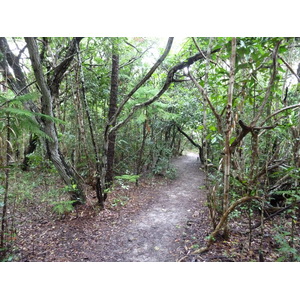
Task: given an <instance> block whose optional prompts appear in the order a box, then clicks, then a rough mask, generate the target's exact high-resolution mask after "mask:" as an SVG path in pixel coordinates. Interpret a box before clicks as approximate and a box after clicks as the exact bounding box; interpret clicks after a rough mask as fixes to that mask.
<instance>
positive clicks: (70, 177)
mask: <svg viewBox="0 0 300 300" xmlns="http://www.w3.org/2000/svg"><path fill="white" fill-rule="evenodd" d="M25 41H26V43H27V46H28V51H29V55H30V60H31V64H32V68H33V71H34V75H35V78H36V81H37V84H38V86H39V88H40V90H41V94H42V99H41V101H42V113H43V114H45V115H47V116H50V117H53V108H52V100H53V99H52V96H51V92H50V88H49V86H48V85H47V83H46V80H45V77H44V74H43V71H42V65H41V62H40V55H39V51H38V46H37V43H36V41H35V39H34V38H31V37H28V38H25ZM42 122H43V125H44V132H45V133H46V134H47V135H48V136H49V137H50V138H51V139H50V140H46V141H45V143H46V150H47V154H48V156H49V159H50V160H51V161H52V162H53V164H54V166H55V167H56V169H57V171H58V173H59V175H60V176H61V177H62V179H63V180H64V182H65V183H66V184H67V185H69V186H74V185H75V186H76V188H75V189H74V191H71V192H70V193H71V196H72V199H73V200H75V203H79V202H83V201H84V200H85V195H84V191H83V187H82V186H81V184H80V182H79V180H78V179H77V177H76V175H75V173H74V171H73V170H72V168H71V167H70V166H69V165H68V164H67V162H66V161H65V159H64V156H63V155H62V153H61V152H60V149H59V144H58V138H57V131H56V126H55V123H54V121H53V119H51V118H42Z"/></svg>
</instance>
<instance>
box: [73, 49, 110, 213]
mask: <svg viewBox="0 0 300 300" xmlns="http://www.w3.org/2000/svg"><path fill="white" fill-rule="evenodd" d="M77 59H78V64H79V68H80V81H81V92H82V100H83V103H84V108H85V112H86V115H87V119H88V124H89V129H90V134H91V140H92V144H93V150H94V155H95V160H96V176H95V177H96V195H97V199H98V204H99V206H100V208H101V209H103V208H104V201H105V199H104V191H103V187H104V186H103V183H102V182H103V180H101V161H100V157H99V151H98V147H97V143H96V137H95V131H94V128H93V122H92V117H91V113H90V109H89V105H88V102H87V99H86V93H85V83H84V74H83V70H82V62H81V56H80V52H79V45H78V47H77Z"/></svg>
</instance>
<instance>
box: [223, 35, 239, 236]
mask: <svg viewBox="0 0 300 300" xmlns="http://www.w3.org/2000/svg"><path fill="white" fill-rule="evenodd" d="M231 44H232V50H231V59H230V76H229V87H228V101H227V111H226V130H225V151H224V153H225V154H224V199H223V214H225V212H226V211H227V209H228V206H229V188H230V182H229V179H230V161H231V152H230V137H231V132H232V99H233V87H234V73H235V57H236V38H233V39H232V43H231ZM228 236H229V230H228V226H227V219H226V221H225V222H224V238H225V239H227V238H228Z"/></svg>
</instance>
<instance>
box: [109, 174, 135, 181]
mask: <svg viewBox="0 0 300 300" xmlns="http://www.w3.org/2000/svg"><path fill="white" fill-rule="evenodd" d="M139 177H140V175H129V174H124V175H121V176H115V178H116V179H118V180H120V181H129V182H136V181H137V180H138V179H139Z"/></svg>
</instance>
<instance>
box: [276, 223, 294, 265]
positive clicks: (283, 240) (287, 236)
mask: <svg viewBox="0 0 300 300" xmlns="http://www.w3.org/2000/svg"><path fill="white" fill-rule="evenodd" d="M292 222H296V221H295V220H294V219H293V220H292ZM277 230H278V233H277V234H276V235H275V237H274V238H275V240H276V242H277V243H278V245H279V247H278V249H277V252H278V253H279V255H280V257H279V258H278V260H277V261H278V262H283V261H298V262H299V261H300V253H299V252H298V251H297V249H295V248H294V247H292V246H291V232H289V231H286V230H284V229H283V228H281V227H279V226H277ZM293 239H294V243H296V244H297V242H299V240H300V239H299V237H298V236H296V237H293Z"/></svg>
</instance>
